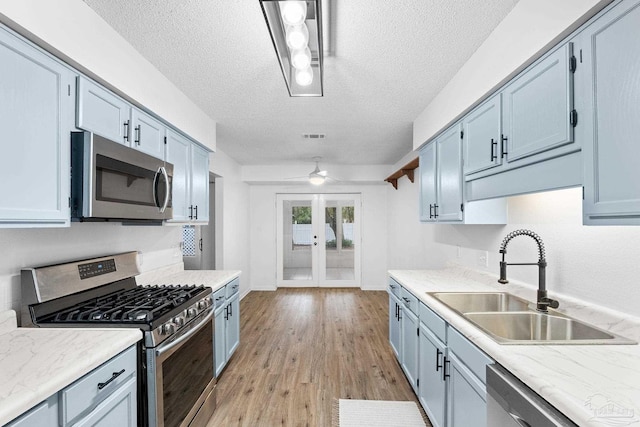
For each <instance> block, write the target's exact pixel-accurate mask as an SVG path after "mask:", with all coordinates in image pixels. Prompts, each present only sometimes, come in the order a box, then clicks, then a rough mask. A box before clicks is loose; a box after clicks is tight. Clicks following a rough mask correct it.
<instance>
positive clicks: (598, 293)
mask: <svg viewBox="0 0 640 427" xmlns="http://www.w3.org/2000/svg"><path fill="white" fill-rule="evenodd" d="M401 184H403V183H401ZM402 188H403V186H402V185H399V189H402ZM405 188H409V186H408V185H407V186H405ZM411 192H413V190H411ZM393 197H395V196H390V197H389V200H390V201H392V200H393ZM407 197H408V198H407V200H406V201H405V203H407V204H408V203H411V200H410V198H409V196H407ZM411 197H414V196H411ZM401 198H402V196H401V195H400V194H399V193H398V195H397V199H396V200H397V201H400V200H401ZM415 199H417V194H415ZM391 204H392V203H390V205H391ZM508 204H509V216H508V224H507V225H504V226H498V225H495V226H494V225H490V226H488V225H446V224H417V225H416V222H417V217H416V218H415V219H413V218H409V217H406V218H405V217H404V214H402V215H401V216H397V217H396V218H397V219H398V220H405V221H406V222H400V221H396V220H394V219H393V217H392V216H391V215H390V217H389V236H390V243H389V251H390V253H389V268H390V269H393V268H418V269H420V268H431V264H433V259H432V256H433V254H434V253H435V254H438V256H439V257H441V260H442V261H443V263H447V262H452V263H456V264H460V265H463V266H466V267H469V268H473V269H476V270H483V271H488V272H490V273H492V274H494V275H495V276H496V279H497V277H498V273H499V269H498V263H499V261H500V254H499V253H498V250H499V248H500V244H501V242H502V239H503V238H504V236H505V235H506V234H507V233H509V232H511V231H513V230H516V229H520V228H527V229H530V230H533V231H534V232H536V233H538V234H539V235H540V236H541V237H542V240H543V242H544V244H545V248H546V254H547V256H546V258H547V262H548V267H547V287H548V290H549V292H550V293H551V294H554V293H560V294H561V295H569V296H572V297H575V298H578V299H581V300H584V301H585V302H587V303H591V304H595V305H598V306H604V307H608V308H611V309H614V310H618V311H621V312H624V313H628V314H630V315H634V316H637V315H638V306H640V286H639V285H638V278H639V277H640V227H622V226H615V227H603V226H599V227H594V226H592V227H588V226H583V225H582V217H581V215H582V192H581V190H580V189H579V188H573V189H567V190H558V191H553V192H546V193H539V194H532V195H526V196H518V197H512V198H510V199H509V200H508ZM390 209H391V206H390ZM409 221H414V222H412V223H410V222H409ZM424 229H427V230H428V231H427V232H425V231H424ZM400 233H404V235H405V236H406V239H405V238H403V240H404V241H407V243H406V244H405V245H399V244H398V242H393V241H392V238H393V236H395V235H396V234H400ZM411 236H415V237H413V238H412V237H411ZM423 239H427V241H424V242H422V240H423ZM423 243H424V247H423ZM458 246H459V247H460V249H458ZM536 248H537V247H536V245H535V242H534V241H533V239H531V238H529V237H526V236H522V237H516V238H514V239H513V240H512V241H511V242H510V243H509V244H508V247H507V262H536V261H537V258H538V255H537V249H536ZM420 250H422V252H421V254H422V256H423V261H422V263H420V262H419V260H415V253H416V251H418V252H419V251H420ZM458 253H459V255H458ZM484 255H488V267H485V264H484V261H482V260H481V257H482V256H484ZM507 273H508V274H507V275H508V278H509V279H512V280H519V281H523V282H525V283H527V284H530V285H531V289H532V291H531V299H532V300H533V299H534V298H535V291H534V289H536V287H537V283H538V271H537V268H536V267H534V266H510V267H508V271H507ZM506 286H507V288H508V286H509V285H506ZM559 299H560V302H561V303H562V297H561V296H560V297H559Z"/></svg>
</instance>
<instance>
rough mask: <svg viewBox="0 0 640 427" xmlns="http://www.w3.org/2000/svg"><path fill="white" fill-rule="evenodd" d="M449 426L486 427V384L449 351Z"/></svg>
mask: <svg viewBox="0 0 640 427" xmlns="http://www.w3.org/2000/svg"><path fill="white" fill-rule="evenodd" d="M446 365H447V367H446V370H447V374H448V375H449V377H448V378H447V381H448V382H449V384H448V389H447V404H448V406H447V408H448V409H447V427H468V426H474V427H486V426H487V397H486V396H487V393H486V387H485V385H484V384H483V383H482V382H481V381H480V380H479V379H478V378H477V377H476V376H475V375H474V374H473V373H472V372H471V371H469V370H468V369H467V367H466V366H465V365H464V364H463V363H462V362H461V361H460V360H459V359H458V358H457V357H456V355H455V354H453V353H452V352H451V351H449V354H448V355H447V362H446Z"/></svg>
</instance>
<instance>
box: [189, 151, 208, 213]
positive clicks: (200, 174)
mask: <svg viewBox="0 0 640 427" xmlns="http://www.w3.org/2000/svg"><path fill="white" fill-rule="evenodd" d="M191 203H192V205H193V209H194V213H193V215H192V217H193V218H192V219H193V220H194V221H197V222H208V221H209V152H208V151H207V150H205V149H204V148H202V147H200V146H199V145H196V144H192V145H191Z"/></svg>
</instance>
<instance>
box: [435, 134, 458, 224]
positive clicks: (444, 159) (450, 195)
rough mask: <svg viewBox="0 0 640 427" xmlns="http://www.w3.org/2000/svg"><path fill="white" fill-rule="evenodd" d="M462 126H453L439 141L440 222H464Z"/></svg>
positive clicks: (438, 204)
mask: <svg viewBox="0 0 640 427" xmlns="http://www.w3.org/2000/svg"><path fill="white" fill-rule="evenodd" d="M461 131H462V126H461V125H456V126H452V127H451V128H450V129H449V130H447V131H445V132H444V133H443V134H442V135H441V136H440V137H439V138H438V139H437V140H436V144H437V153H438V156H437V159H438V164H437V170H438V184H437V189H438V191H437V194H438V196H437V197H438V201H437V203H436V217H437V220H438V221H462V139H461V133H460V132H461Z"/></svg>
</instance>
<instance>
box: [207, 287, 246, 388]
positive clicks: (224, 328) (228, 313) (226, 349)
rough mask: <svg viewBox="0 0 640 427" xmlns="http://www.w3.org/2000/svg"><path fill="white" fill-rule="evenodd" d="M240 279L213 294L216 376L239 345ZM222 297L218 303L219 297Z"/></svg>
mask: <svg viewBox="0 0 640 427" xmlns="http://www.w3.org/2000/svg"><path fill="white" fill-rule="evenodd" d="M239 289H240V280H239V279H238V278H235V279H233V280H232V281H230V282H229V283H227V284H226V285H225V286H224V287H223V288H220V289H218V290H217V291H216V292H214V294H213V299H214V301H215V302H216V309H215V311H214V316H215V334H214V336H213V342H214V344H213V346H214V352H215V373H216V378H217V377H218V376H219V375H220V373H221V372H222V370H223V369H224V367H225V366H226V365H227V362H229V359H231V356H232V355H233V353H235V351H236V349H237V348H238V346H239V345H240V293H239V292H238V291H239ZM221 297H224V298H225V299H224V302H222V303H220V301H219V298H221Z"/></svg>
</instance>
